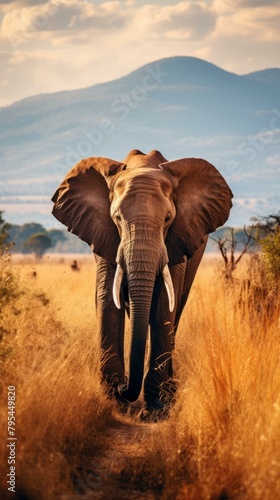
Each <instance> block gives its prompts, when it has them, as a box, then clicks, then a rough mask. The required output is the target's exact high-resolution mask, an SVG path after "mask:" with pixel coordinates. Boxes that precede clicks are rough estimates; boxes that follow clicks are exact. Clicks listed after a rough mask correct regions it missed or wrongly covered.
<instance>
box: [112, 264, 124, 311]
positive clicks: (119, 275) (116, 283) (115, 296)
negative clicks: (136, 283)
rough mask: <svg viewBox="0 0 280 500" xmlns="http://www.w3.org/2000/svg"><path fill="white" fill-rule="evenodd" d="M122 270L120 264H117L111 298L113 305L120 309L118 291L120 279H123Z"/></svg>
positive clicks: (119, 289)
mask: <svg viewBox="0 0 280 500" xmlns="http://www.w3.org/2000/svg"><path fill="white" fill-rule="evenodd" d="M123 275H124V271H123V269H122V267H121V266H120V264H118V265H117V269H116V274H115V277H114V283H113V299H114V303H115V306H116V307H117V308H118V309H120V308H121V299H120V291H121V284H122V279H123Z"/></svg>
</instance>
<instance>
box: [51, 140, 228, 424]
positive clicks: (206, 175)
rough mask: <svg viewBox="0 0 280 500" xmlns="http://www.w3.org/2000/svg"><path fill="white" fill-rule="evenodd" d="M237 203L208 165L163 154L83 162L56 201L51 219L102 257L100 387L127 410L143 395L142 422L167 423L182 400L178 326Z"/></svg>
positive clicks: (99, 274) (135, 154)
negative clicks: (208, 250) (215, 237)
mask: <svg viewBox="0 0 280 500" xmlns="http://www.w3.org/2000/svg"><path fill="white" fill-rule="evenodd" d="M232 197H233V194H232V192H231V190H230V188H229V186H228V185H227V183H226V181H225V180H224V178H223V177H222V175H221V174H220V173H219V172H218V170H217V169H216V168H215V167H214V166H213V165H212V164H210V163H209V162H207V161H206V160H203V159H197V158H182V159H178V160H173V161H168V160H166V159H165V158H164V157H163V156H162V154H161V153H160V152H159V151H156V150H153V151H151V152H150V153H149V154H144V153H142V152H141V151H139V150H137V149H135V150H132V151H131V152H130V153H129V154H128V156H127V157H126V158H125V160H124V161H122V162H118V161H115V160H112V159H109V158H103V157H92V158H87V159H83V160H81V161H80V162H79V163H78V164H77V165H76V166H74V167H73V168H72V170H71V171H70V172H69V173H68V174H67V175H66V177H65V179H64V180H63V181H62V183H61V184H60V186H59V187H58V189H57V191H56V192H55V194H54V196H53V198H52V201H53V202H54V205H53V210H52V213H53V215H54V216H55V217H56V218H57V219H58V220H59V221H60V222H61V223H63V224H64V225H65V226H67V228H68V231H71V232H73V233H74V234H76V235H77V236H78V237H79V238H80V239H82V240H83V241H85V242H87V243H88V245H90V246H91V248H92V250H93V252H94V254H95V258H96V268H97V273H96V310H97V323H98V330H99V338H100V346H101V352H102V363H101V365H102V368H101V373H102V379H103V382H104V384H105V387H106V388H107V389H108V394H109V395H110V396H112V397H115V398H116V399H117V401H119V402H120V404H121V405H129V404H130V403H131V402H134V401H136V400H137V399H138V398H139V395H140V392H141V390H142V387H143V394H144V408H143V415H146V416H147V415H150V416H151V415H160V414H162V415H166V413H167V414H168V409H169V408H170V406H171V405H172V403H173V402H174V399H175V393H176V383H175V381H174V376H173V368H172V352H173V350H174V345H175V334H176V330H177V328H178V323H179V320H180V317H181V314H182V311H183V309H184V306H185V304H186V301H187V298H188V295H189V292H190V289H191V286H192V283H193V280H194V277H195V274H196V271H197V268H198V266H199V264H200V261H201V258H202V256H203V253H204V250H205V247H206V243H207V238H208V234H209V233H211V232H213V231H215V230H216V229H217V228H218V227H219V226H221V225H223V224H224V223H225V222H226V220H227V219H228V216H229V212H230V208H231V206H232V202H231V199H232ZM126 312H127V314H128V315H129V317H130V322H131V346H130V357H129V370H128V372H129V373H128V377H127V376H126V374H125V366H124V323H125V313H126ZM149 331H150V352H149V361H148V366H147V369H146V370H144V365H145V352H146V344H147V336H148V332H149Z"/></svg>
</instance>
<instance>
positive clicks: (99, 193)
mask: <svg viewBox="0 0 280 500" xmlns="http://www.w3.org/2000/svg"><path fill="white" fill-rule="evenodd" d="M124 167H125V165H124V164H123V163H119V162H117V161H114V160H111V159H109V158H94V157H93V158H87V159H85V160H81V161H80V162H79V163H78V164H77V165H75V167H73V168H72V170H70V172H69V173H68V174H67V175H66V177H65V179H64V180H63V181H62V183H61V184H60V186H59V187H58V189H57V191H56V192H55V194H54V195H53V197H52V201H53V202H54V205H53V210H52V213H53V215H54V216H55V217H56V218H57V219H58V220H59V221H60V222H62V224H64V225H65V226H67V228H68V231H70V232H73V233H74V234H76V235H77V236H79V238H81V240H83V241H85V242H86V243H88V244H89V245H90V246H91V248H92V249H93V251H94V253H96V254H97V255H100V256H101V257H103V258H104V259H106V260H108V261H109V262H112V263H115V259H116V255H117V250H118V246H119V243H120V237H119V234H118V230H117V228H116V226H115V224H114V222H113V221H112V219H111V217H110V201H109V187H108V182H109V179H111V178H112V177H113V176H114V175H115V174H117V173H118V172H120V171H121V170H122V169H123V168H124Z"/></svg>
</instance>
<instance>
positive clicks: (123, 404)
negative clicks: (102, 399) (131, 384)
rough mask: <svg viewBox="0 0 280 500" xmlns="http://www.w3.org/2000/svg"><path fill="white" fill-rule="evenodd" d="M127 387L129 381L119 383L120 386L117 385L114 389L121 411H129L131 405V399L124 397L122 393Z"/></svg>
mask: <svg viewBox="0 0 280 500" xmlns="http://www.w3.org/2000/svg"><path fill="white" fill-rule="evenodd" d="M126 387H127V382H124V383H122V384H119V385H118V387H116V388H115V390H114V397H115V399H116V401H117V404H118V407H119V409H120V411H121V413H127V412H128V410H129V408H130V406H131V403H130V401H128V399H126V398H124V397H123V395H122V391H123V390H124V389H126Z"/></svg>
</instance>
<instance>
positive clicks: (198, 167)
mask: <svg viewBox="0 0 280 500" xmlns="http://www.w3.org/2000/svg"><path fill="white" fill-rule="evenodd" d="M161 167H162V169H163V170H164V171H165V172H168V173H169V174H171V175H172V178H173V179H172V180H173V185H174V194H175V196H174V202H175V205H176V211H177V213H176V218H175V220H174V222H173V224H172V225H171V226H170V229H169V232H168V236H167V241H166V246H167V250H168V254H169V260H170V265H175V264H177V263H179V262H182V259H183V255H186V256H187V257H188V258H191V257H192V256H193V255H194V253H195V251H196V250H197V249H198V248H199V247H200V245H201V244H202V243H203V242H204V241H205V236H206V235H207V234H209V233H212V232H213V231H215V230H216V229H217V228H218V227H219V226H222V225H223V224H224V223H225V222H226V220H227V219H228V216H229V212H230V209H231V207H232V202H231V199H232V197H233V194H232V192H231V190H230V188H229V186H228V185H227V183H226V181H225V179H224V178H223V177H222V176H221V174H220V173H219V172H218V170H217V169H216V168H215V167H214V166H213V165H211V163H208V162H207V161H206V160H201V159H196V158H183V159H181V160H175V161H170V162H167V163H162V164H161ZM176 186H177V187H176Z"/></svg>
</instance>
